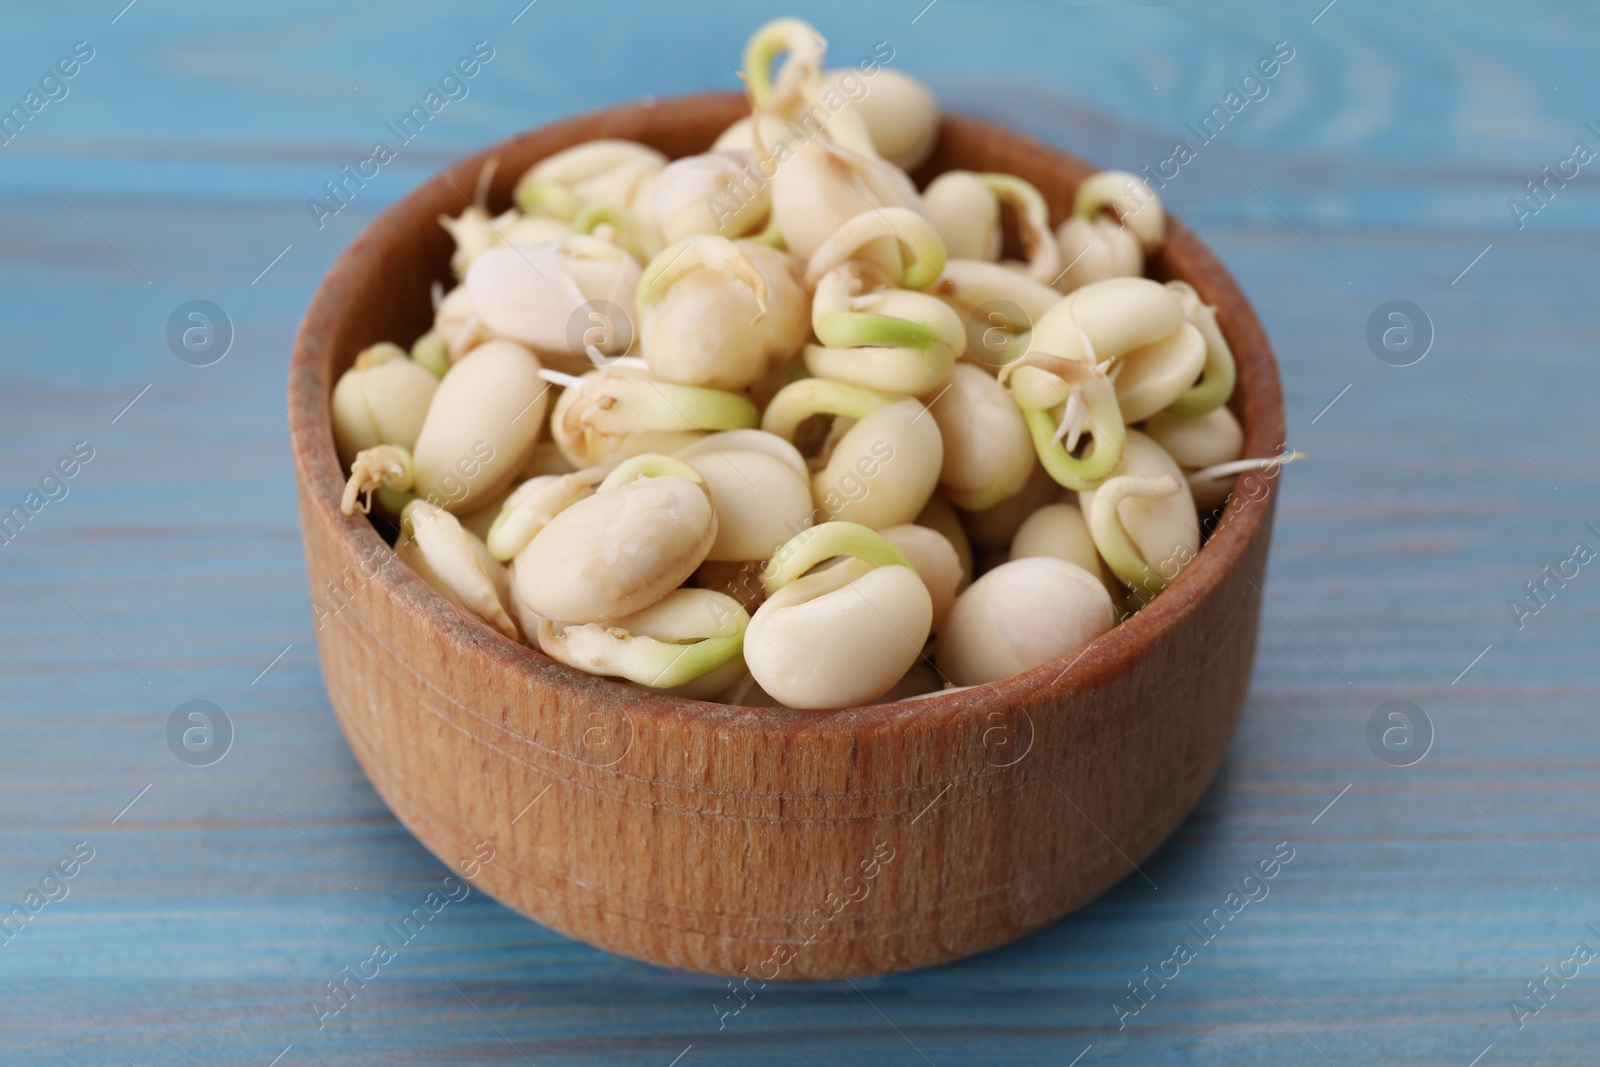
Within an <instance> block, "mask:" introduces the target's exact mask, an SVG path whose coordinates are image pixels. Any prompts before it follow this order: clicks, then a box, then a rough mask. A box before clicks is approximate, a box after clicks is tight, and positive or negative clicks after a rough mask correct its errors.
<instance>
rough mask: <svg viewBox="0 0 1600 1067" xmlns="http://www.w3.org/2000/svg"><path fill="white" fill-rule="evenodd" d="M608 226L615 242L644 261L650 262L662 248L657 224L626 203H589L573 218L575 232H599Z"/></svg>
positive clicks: (634, 256) (635, 257) (640, 260)
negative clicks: (635, 212)
mask: <svg viewBox="0 0 1600 1067" xmlns="http://www.w3.org/2000/svg"><path fill="white" fill-rule="evenodd" d="M607 227H608V228H609V233H610V234H613V235H615V243H616V244H617V245H618V246H620V247H621V248H623V249H624V250H626V251H627V252H628V253H629V254H630V255H632V256H633V258H634V259H637V260H638V261H639V262H641V263H648V262H650V260H651V259H652V258H653V257H654V256H655V255H656V254H657V253H658V252H660V251H661V235H660V234H658V233H657V232H656V229H655V227H654V226H652V225H651V224H650V223H648V222H646V221H645V220H644V219H641V218H640V217H639V216H638V215H635V214H634V213H633V212H631V211H629V210H628V209H627V208H625V207H619V206H617V205H616V204H589V205H588V206H586V207H585V208H584V209H583V210H582V211H580V212H578V215H577V217H576V218H575V219H573V220H572V232H573V233H581V234H596V235H597V236H598V235H599V234H600V233H604V232H606V231H605V228H607ZM597 231H598V232H597Z"/></svg>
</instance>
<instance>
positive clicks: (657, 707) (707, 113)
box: [289, 93, 1285, 729]
mask: <svg viewBox="0 0 1600 1067" xmlns="http://www.w3.org/2000/svg"><path fill="white" fill-rule="evenodd" d="M746 112H747V105H746V102H745V101H744V99H743V98H742V97H740V96H739V95H737V94H732V93H726V94H711V95H704V96H695V97H686V98H677V99H672V100H662V101H656V102H652V103H646V104H635V105H628V106H624V107H618V108H612V109H608V110H606V111H602V112H597V113H594V114H590V115H583V116H579V117H577V118H573V119H569V120H566V121H564V122H560V123H557V124H554V125H551V126H546V127H541V128H540V129H537V130H534V131H531V132H528V133H525V134H523V135H521V136H518V137H516V138H513V139H511V140H509V141H506V142H503V143H502V144H499V145H497V146H495V147H493V148H491V149H488V150H486V151H484V152H481V153H479V154H477V155H475V156H472V157H470V158H467V159H464V160H462V161H460V162H458V163H455V164H453V165H452V166H450V167H449V168H447V169H446V170H444V171H443V172H441V173H440V174H439V175H437V176H436V177H434V178H433V179H431V180H429V181H428V182H427V183H425V184H424V185H423V186H421V187H420V188H418V189H417V190H416V191H414V192H413V193H411V194H410V195H409V196H407V197H406V198H405V199H403V200H402V201H400V202H399V203H398V204H396V205H395V206H393V207H392V208H390V209H389V210H388V211H386V212H385V213H384V214H383V215H382V216H381V217H380V218H379V219H377V220H376V221H375V222H374V223H373V224H372V225H371V226H370V227H369V228H368V229H367V230H366V231H365V232H364V233H362V234H361V236H360V237H359V238H357V240H356V241H355V242H354V243H353V244H352V245H351V246H350V248H349V249H348V250H347V251H346V252H345V253H344V255H343V256H341V257H340V259H339V260H338V262H337V263H336V264H335V265H334V267H333V269H332V270H331V271H330V273H329V276H328V278H327V279H326V280H325V281H324V283H323V285H322V286H321V287H320V288H319V290H318V292H317V294H316V297H315V298H314V300H313V302H312V304H311V307H310V309H309V310H308V312H307V314H306V318H305V320H304V322H303V323H302V326H301V330H300V334H299V336H298V338H297V340H296V345H295V353H294V357H293V360H292V363H291V370H290V387H289V404H290V413H291V418H292V423H293V426H294V428H295V431H296V432H295V433H294V434H293V435H292V437H293V447H294V452H295V460H296V467H297V470H298V473H299V476H300V478H301V479H302V481H303V482H304V483H305V486H306V488H307V489H308V490H309V492H308V493H307V494H306V495H307V497H308V498H309V500H310V501H311V505H310V506H312V507H314V508H316V509H317V510H318V511H319V512H320V513H321V514H320V515H319V516H318V518H319V519H320V520H322V521H325V522H327V523H330V524H332V525H333V526H335V527H337V529H338V531H339V533H338V536H339V537H340V539H341V540H342V541H343V542H344V546H345V548H346V549H347V550H348V553H349V556H350V558H351V559H358V558H372V553H374V552H380V551H386V550H387V549H386V548H385V547H384V546H383V544H382V541H381V540H380V534H379V532H378V530H376V529H375V528H374V526H373V524H371V523H369V522H366V521H361V520H360V519H359V517H358V518H356V519H345V518H344V517H343V516H340V515H339V514H338V504H339V498H340V493H341V490H342V487H343V473H342V471H341V470H340V469H339V467H338V464H337V462H336V461H334V460H333V458H332V457H333V456H334V455H335V451H334V447H333V437H332V426H331V421H330V416H329V395H330V391H331V389H332V385H333V383H334V382H335V381H337V379H338V376H339V375H340V374H341V373H343V372H344V371H345V370H346V369H347V368H348V367H349V366H350V365H351V363H352V362H353V360H354V358H355V355H356V354H357V353H358V352H359V351H361V350H362V349H363V348H365V347H367V346H369V345H372V344H375V343H377V342H379V341H394V342H396V343H399V344H401V345H402V346H403V347H409V345H410V343H411V341H413V340H414V339H415V338H416V337H417V336H418V335H420V334H421V333H423V332H424V331H426V330H427V329H428V328H429V326H430V325H431V322H432V301H431V299H430V293H431V291H432V290H433V288H434V286H435V285H436V284H442V285H444V286H445V287H446V288H448V287H449V286H450V285H451V284H453V279H452V277H451V274H450V270H449V259H450V254H451V251H452V249H453V242H452V241H451V239H450V237H449V235H448V234H447V233H446V232H445V231H444V229H443V228H442V227H440V226H439V225H438V222H437V220H438V218H439V216H440V215H451V216H453V215H458V214H460V212H461V211H462V210H464V209H465V208H467V207H468V206H469V205H471V204H472V203H473V200H474V197H475V196H479V195H481V196H482V197H483V198H484V201H485V202H486V204H487V206H488V209H489V211H490V213H491V214H494V213H496V212H499V211H502V210H504V209H506V208H507V207H509V206H510V205H511V202H512V197H511V193H512V188H513V186H514V184H515V182H516V179H517V178H518V177H520V175H521V174H522V173H523V172H524V171H525V170H527V168H528V167H529V166H531V165H532V164H533V163H535V162H537V161H538V160H539V159H542V158H544V157H546V156H548V155H550V154H552V153H554V152H557V151H560V150H561V149H563V148H566V147H569V146H571V145H573V144H577V143H580V142H583V141H587V140H592V139H595V138H601V137H620V138H627V139H631V140H636V141H640V142H643V143H645V144H648V145H651V146H652V147H654V148H656V149H658V150H660V151H661V152H663V153H665V154H666V155H668V156H670V157H674V158H676V157H679V156H684V155H690V154H694V153H697V152H702V151H705V150H707V149H708V148H709V147H710V145H711V143H712V141H713V140H715V138H716V136H717V135H718V134H719V133H720V132H721V131H722V130H724V129H725V128H726V127H727V126H728V125H730V124H731V123H732V122H733V121H735V120H736V119H737V118H739V117H741V116H742V115H744V114H745V113H746ZM957 167H960V168H965V169H970V170H980V171H1003V172H1006V173H1011V174H1016V175H1018V176H1020V177H1022V178H1025V179H1027V180H1028V181H1030V182H1032V183H1033V184H1034V185H1035V186H1037V187H1038V188H1039V190H1040V192H1041V193H1042V194H1043V196H1044V198H1045V200H1046V201H1047V202H1048V203H1049V205H1050V209H1051V216H1052V223H1053V224H1055V223H1059V222H1060V221H1061V219H1062V218H1064V217H1065V215H1066V214H1067V212H1068V210H1069V209H1070V205H1071V203H1072V196H1073V193H1074V192H1075V190H1076V188H1077V186H1078V184H1079V182H1080V181H1082V180H1083V178H1085V177H1086V176H1088V175H1089V174H1091V173H1093V172H1094V171H1095V170H1096V169H1098V168H1095V167H1092V166H1090V165H1088V164H1086V163H1084V162H1082V161H1080V160H1078V159H1076V158H1074V157H1072V156H1070V155H1068V154H1066V153H1063V152H1061V151H1059V150H1056V149H1053V148H1049V147H1047V146H1045V145H1042V144H1039V143H1038V142H1035V141H1033V140H1031V139H1029V138H1026V137H1023V136H1021V135H1020V134H1016V133H1012V132H1010V131H1008V130H1005V129H1002V128H999V127H995V126H991V125H989V124H986V123H982V122H978V121H975V120H971V119H966V118H961V117H959V116H945V117H944V118H943V120H942V124H941V130H940V139H939V144H938V147H937V148H936V150H935V152H934V154H933V156H932V157H931V158H930V159H929V161H928V162H927V163H926V164H925V165H924V166H923V167H922V168H920V169H919V171H918V172H917V173H916V174H915V175H913V177H914V178H915V179H916V181H917V183H918V185H919V186H921V185H926V183H927V182H928V181H929V180H931V179H932V178H933V177H934V176H936V175H937V174H939V173H942V172H943V171H946V170H950V169H954V168H957ZM480 183H481V186H480ZM1148 273H1149V274H1150V275H1151V276H1153V277H1155V278H1157V279H1159V280H1172V279H1181V280H1183V281H1186V282H1188V283H1189V284H1191V285H1193V286H1194V288H1195V289H1196V291H1197V292H1198V293H1199V295H1200V297H1201V299H1203V300H1205V301H1206V302H1207V303H1209V304H1213V305H1215V306H1216V307H1217V308H1218V317H1219V322H1220V324H1221V327H1222V329H1223V332H1224V334H1225V335H1226V336H1227V338H1228V341H1229V343H1230V345H1231V346H1232V347H1233V350H1234V357H1235V361H1236V363H1237V365H1238V384H1237V386H1236V388H1235V391H1234V395H1233V397H1232V399H1231V400H1230V401H1229V406H1230V407H1231V408H1232V410H1233V412H1234V414H1235V415H1236V416H1238V418H1239V420H1240V423H1241V424H1242V425H1243V427H1244V430H1245V447H1244V455H1245V456H1246V457H1265V456H1270V455H1273V454H1275V453H1276V452H1277V451H1278V450H1279V449H1280V448H1281V447H1282V444H1283V442H1284V436H1285V435H1284V420H1283V406H1282V396H1281V391H1280V386H1279V382H1278V374H1277V368H1276V365H1275V363H1274V361H1273V357H1272V353H1271V350H1270V347H1269V346H1268V343H1267V339H1266V337H1265V335H1264V333H1263V332H1262V330H1261V326H1260V324H1259V322H1258V321H1257V319H1256V317H1255V314H1254V312H1253V311H1252V310H1251V308H1250V306H1249V303H1248V302H1247V301H1246V299H1245V297H1244V295H1243V293H1242V292H1241V291H1240V290H1239V288H1238V286H1237V284H1236V283H1235V282H1234V280H1233V279H1232V277H1231V276H1230V275H1229V274H1228V273H1227V271H1226V270H1224V269H1223V267H1222V266H1221V265H1220V264H1219V263H1218V262H1217V261H1216V259H1215V258H1214V257H1213V256H1212V255H1211V254H1210V252H1209V251H1208V250H1207V249H1206V248H1205V247H1204V246H1203V245H1202V244H1201V243H1200V242H1199V240H1198V239H1197V238H1195V237H1194V235H1193V234H1192V233H1190V232H1189V230H1188V229H1187V228H1185V227H1184V226H1183V225H1182V224H1181V223H1179V222H1177V221H1176V220H1173V219H1171V217H1170V215H1169V234H1168V240H1167V244H1166V246H1165V248H1164V249H1163V250H1162V251H1161V253H1159V254H1158V255H1157V256H1156V257H1154V258H1153V259H1152V260H1151V262H1150V263H1149V265H1148ZM1268 513H1269V512H1268V507H1267V502H1266V500H1265V499H1264V498H1261V499H1258V498H1254V497H1252V498H1248V499H1242V500H1239V501H1237V503H1236V504H1235V503H1230V506H1229V508H1228V509H1227V511H1226V513H1225V518H1224V519H1223V521H1221V522H1219V523H1217V524H1216V526H1215V528H1214V530H1213V531H1212V533H1211V536H1210V537H1209V538H1208V540H1207V541H1206V543H1205V545H1204V547H1203V548H1202V550H1201V552H1200V553H1199V554H1198V556H1197V557H1196V559H1195V561H1194V562H1193V563H1192V564H1191V565H1190V566H1188V567H1187V568H1185V570H1184V571H1183V573H1182V574H1181V575H1180V576H1179V578H1178V579H1177V580H1176V581H1175V582H1174V583H1173V584H1172V585H1171V586H1170V587H1169V588H1167V589H1166V590H1164V591H1163V592H1162V594H1161V595H1160V596H1158V597H1156V598H1155V599H1154V600H1153V601H1152V602H1151V603H1150V604H1148V605H1146V606H1145V607H1144V608H1143V609H1141V610H1140V611H1139V612H1137V613H1136V614H1135V615H1133V616H1132V617H1131V618H1130V619H1128V620H1127V621H1125V622H1123V623H1121V624H1119V625H1118V626H1116V627H1114V628H1113V629H1112V630H1111V631H1110V632H1108V633H1107V634H1105V635H1103V636H1102V637H1100V638H1098V639H1097V640H1096V641H1095V642H1093V643H1092V644H1091V645H1090V646H1088V647H1087V648H1086V649H1085V650H1083V651H1082V652H1081V653H1079V654H1078V655H1077V657H1076V659H1075V660H1074V662H1073V663H1072V664H1071V669H1070V670H1064V669H1063V668H1064V667H1067V666H1068V665H1067V664H1065V663H1061V662H1059V661H1058V662H1056V663H1050V664H1045V665H1044V666H1041V667H1038V668H1035V669H1034V670H1032V671H1028V672H1025V673H1023V674H1020V675H1016V676H1014V677H1012V678H1008V679H1004V680H1002V681H999V682H993V683H990V684H988V685H985V686H980V687H976V688H974V689H969V690H963V691H959V692H953V693H947V694H939V695H935V696H932V697H926V698H921V699H917V700H913V701H902V702H899V703H894V704H878V705H871V706H869V707H866V708H846V709H839V710H837V711H825V712H794V711H791V710H789V709H783V708H776V709H774V708H743V707H729V706H726V705H716V704H708V703H704V702H701V701H693V700H685V699H681V698H677V697H669V696H662V695H658V694H651V693H643V692H640V691H638V690H633V689H630V688H628V687H625V686H623V685H621V684H620V683H616V682H612V681H609V680H606V679H599V678H594V677H592V676H590V675H587V674H584V673H582V672H580V671H576V670H573V669H571V668H568V667H565V666H564V665H562V664H558V663H555V662H553V661H551V660H549V659H548V658H547V657H545V656H543V655H542V654H541V653H539V652H537V651H535V650H533V649H531V648H528V647H526V646H522V645H517V644H514V643H513V642H510V641H508V640H506V639H505V638H503V637H501V636H500V635H498V634H496V633H493V632H492V631H491V630H489V628H488V627H486V626H481V625H479V624H477V623H476V622H472V621H469V620H466V619H464V618H462V617H460V616H459V615H457V613H456V612H455V611H454V610H453V609H452V608H450V607H449V606H448V605H447V604H446V603H445V601H444V600H443V598H442V597H439V596H438V595H437V594H435V593H434V592H433V591H432V590H431V589H429V588H428V587H427V586H426V585H425V584H424V583H422V581H421V580H420V579H418V578H416V577H415V576H414V575H412V574H410V573H409V571H407V570H406V568H404V567H384V568H382V569H381V571H380V573H379V575H378V577H377V578H376V579H375V580H374V581H375V582H376V583H378V584H379V585H381V586H383V587H384V589H385V591H386V592H387V593H388V594H390V595H393V596H398V597H403V598H406V599H408V600H411V601H412V602H413V603H414V604H416V605H417V607H418V608H419V610H425V611H428V612H430V613H432V614H434V615H435V616H436V617H437V618H438V623H439V630H440V633H441V640H444V641H446V642H451V641H455V642H463V643H466V644H470V645H472V646H474V647H476V648H480V649H482V648H484V647H485V645H486V644H491V645H498V646H499V648H498V652H497V658H498V659H500V660H501V662H502V663H503V665H504V666H505V668H506V669H511V670H521V671H525V672H531V673H532V674H534V675H537V676H539V680H540V681H541V682H542V683H544V684H558V685H566V686H571V687H576V688H577V689H579V690H582V691H585V692H587V693H589V694H591V695H593V696H595V697H597V698H602V699H603V700H604V702H605V703H607V704H616V703H618V702H622V703H625V704H626V706H627V707H628V710H629V712H630V714H633V715H635V716H637V715H640V714H660V715H664V716H668V717H676V716H680V715H692V716H701V717H705V716H711V717H715V718H719V719H724V720H725V721H726V722H728V723H729V724H738V725H740V726H742V727H744V728H756V729H760V728H762V727H779V726H783V727H788V728H792V727H794V726H795V724H796V718H797V717H800V718H803V719H804V721H805V723H806V724H807V726H811V727H817V728H837V727H841V726H856V727H861V728H871V727H873V726H874V725H876V726H883V725H886V724H890V723H893V722H895V721H896V720H900V719H903V718H905V717H909V716H919V717H928V716H949V715H956V714H965V713H970V712H971V711H972V709H973V708H974V707H982V706H1002V707H1003V706H1010V705H1015V704H1016V703H1018V702H1020V701H1022V700H1024V699H1034V698H1037V697H1039V696H1040V694H1041V693H1045V694H1048V695H1068V694H1071V693H1073V692H1075V691H1076V692H1079V693H1081V692H1086V691H1089V690H1092V689H1093V688H1095V687H1097V686H1098V685H1101V684H1103V683H1104V682H1105V681H1106V680H1108V679H1109V678H1110V677H1112V676H1114V675H1115V674H1117V673H1119V672H1120V671H1122V670H1124V669H1125V668H1126V667H1127V665H1128V664H1129V663H1131V662H1133V661H1134V660H1135V659H1137V658H1138V657H1140V656H1143V655H1146V654H1148V653H1149V652H1150V650H1151V649H1152V648H1153V647H1154V646H1155V645H1156V643H1157V642H1158V641H1159V640H1160V639H1161V637H1162V635H1163V634H1165V633H1167V632H1169V631H1170V630H1171V629H1172V628H1173V627H1175V626H1177V625H1178V624H1179V623H1180V622H1181V620H1182V619H1183V618H1184V617H1185V615H1186V613H1188V612H1189V611H1190V610H1192V608H1193V606H1194V604H1195V603H1196V602H1197V601H1198V600H1200V599H1202V598H1204V597H1206V596H1207V595H1209V594H1210V593H1212V592H1214V591H1215V590H1216V588H1217V587H1218V585H1219V584H1220V582H1221V580H1222V577H1223V576H1224V575H1225V574H1226V573H1227V571H1228V570H1229V568H1231V567H1232V566H1233V565H1234V564H1235V563H1237V562H1238V560H1239V558H1240V557H1241V554H1242V553H1243V552H1244V551H1245V549H1246V546H1247V545H1248V544H1249V543H1250V541H1251V539H1252V537H1253V535H1254V534H1255V532H1256V530H1257V528H1258V527H1259V525H1260V524H1261V523H1262V522H1263V521H1265V520H1266V517H1267V515H1268ZM385 533H386V534H387V537H385V538H384V540H392V537H393V531H392V529H391V530H388V531H385ZM596 687H600V688H596Z"/></svg>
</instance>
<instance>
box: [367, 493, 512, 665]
mask: <svg viewBox="0 0 1600 1067" xmlns="http://www.w3.org/2000/svg"><path fill="white" fill-rule="evenodd" d="M401 531H402V532H401V536H400V539H399V540H398V541H397V542H396V543H395V548H394V550H395V555H397V556H399V557H400V559H401V561H403V562H404V563H405V564H406V566H408V567H410V568H411V569H412V570H413V571H415V572H416V573H417V575H418V576H419V577H420V578H422V580H423V581H425V582H427V583H428V584H429V585H431V586H433V588H434V589H436V590H437V591H438V592H439V593H440V595H442V596H443V597H444V598H445V599H446V600H448V601H449V602H450V603H451V604H452V605H454V606H455V607H457V608H459V609H460V610H461V611H463V612H465V613H466V614H468V615H471V616H473V617H474V618H478V619H482V620H483V621H484V622H487V623H488V624H489V625H491V626H493V627H494V628H495V629H497V630H499V631H500V632H501V633H503V634H505V635H506V636H507V637H509V638H510V639H511V640H513V641H515V640H517V639H518V633H517V624H516V623H515V622H514V621H512V618H511V616H510V615H509V614H508V613H507V611H506V605H507V603H509V601H510V595H511V584H510V577H509V575H507V573H506V569H505V567H504V566H503V565H502V564H501V563H500V561H499V560H496V559H495V558H494V557H492V556H490V555H489V550H488V549H487V548H486V547H484V544H483V542H482V541H480V540H479V539H478V538H477V536H476V535H474V534H472V533H471V532H469V531H468V530H466V529H464V528H463V527H462V526H461V523H460V522H458V521H457V520H456V517H455V516H454V515H452V514H450V513H449V512H448V511H445V510H444V509H443V508H438V507H434V506H433V505H432V504H429V503H427V502H426V501H423V500H413V501H412V502H411V503H409V504H407V505H406V508H405V510H404V511H403V512H402V513H401Z"/></svg>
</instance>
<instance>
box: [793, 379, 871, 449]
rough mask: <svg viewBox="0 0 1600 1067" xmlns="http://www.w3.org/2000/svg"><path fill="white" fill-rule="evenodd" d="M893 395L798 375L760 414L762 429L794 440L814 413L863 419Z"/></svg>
mask: <svg viewBox="0 0 1600 1067" xmlns="http://www.w3.org/2000/svg"><path fill="white" fill-rule="evenodd" d="M894 399H895V398H894V396H893V395H892V394H889V393H883V392H879V391H877V390H875V389H865V388H862V387H861V386H859V385H849V384H847V383H845V382H834V381H829V380H828V379H826V378H801V379H800V380H799V381H797V382H792V383H790V384H789V385H786V386H784V387H783V388H782V389H780V390H778V394H777V395H776V396H774V397H773V398H772V400H771V402H769V403H768V404H767V410H766V411H765V412H763V413H762V416H761V428H762V429H763V430H765V431H766V432H767V433H771V434H777V435H778V436H779V437H781V438H783V439H784V440H785V441H788V442H791V443H793V441H794V437H795V433H796V431H798V430H799V428H800V424H801V423H802V422H805V421H806V420H807V419H809V418H810V417H811V416H813V415H833V416H835V417H837V418H841V419H862V418H865V417H866V416H868V415H870V414H872V413H873V412H874V411H877V410H878V409H879V408H881V407H883V406H884V405H885V404H888V403H891V402H892V401H893V400H894Z"/></svg>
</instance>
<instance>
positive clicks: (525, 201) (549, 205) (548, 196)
mask: <svg viewBox="0 0 1600 1067" xmlns="http://www.w3.org/2000/svg"><path fill="white" fill-rule="evenodd" d="M516 201H517V207H518V208H519V209H520V210H521V211H522V212H523V213H524V214H526V215H549V216H551V217H552V218H557V219H560V220H561V221H562V222H571V221H572V220H573V219H575V218H577V217H578V212H580V211H582V210H583V198H582V197H579V196H578V195H577V194H575V193H573V192H571V191H570V190H568V189H567V187H566V186H564V185H557V184H556V183H555V182H528V183H527V184H525V185H518V186H517V192H516Z"/></svg>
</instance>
